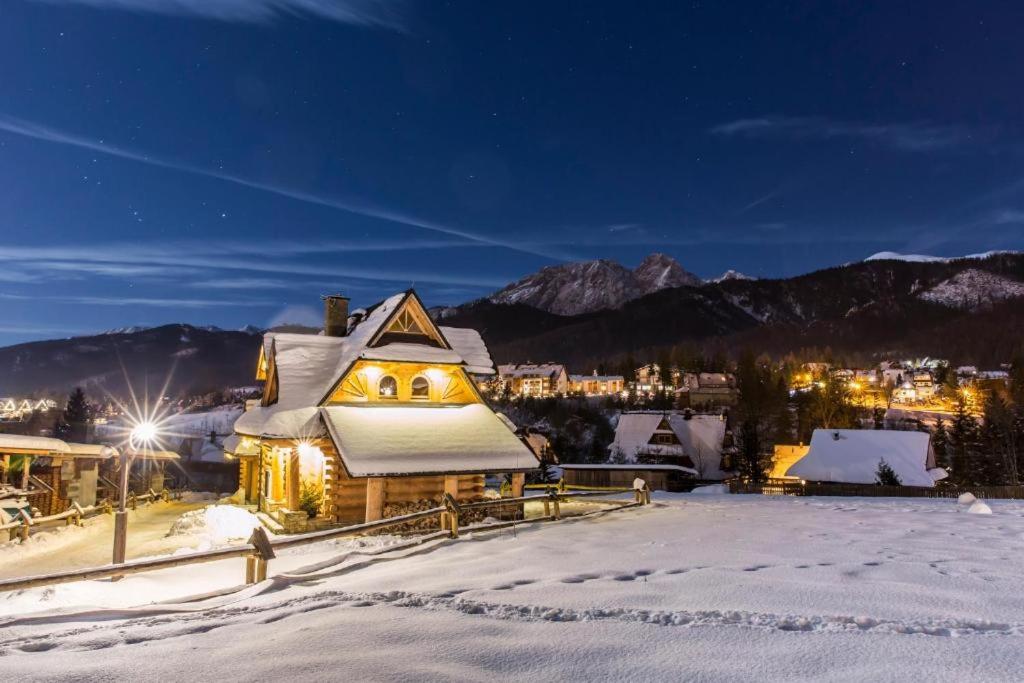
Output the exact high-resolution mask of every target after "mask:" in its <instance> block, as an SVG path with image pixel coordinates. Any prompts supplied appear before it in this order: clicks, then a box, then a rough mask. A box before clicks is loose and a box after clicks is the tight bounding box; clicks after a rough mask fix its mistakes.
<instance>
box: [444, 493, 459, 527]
mask: <svg viewBox="0 0 1024 683" xmlns="http://www.w3.org/2000/svg"><path fill="white" fill-rule="evenodd" d="M442 500H443V501H444V507H445V511H446V512H447V514H448V523H449V524H450V525H451V537H452V538H458V537H459V504H458V503H456V502H455V499H454V498H453V497H452V495H451V494H450V493H447V492H445V494H444V496H443V497H442Z"/></svg>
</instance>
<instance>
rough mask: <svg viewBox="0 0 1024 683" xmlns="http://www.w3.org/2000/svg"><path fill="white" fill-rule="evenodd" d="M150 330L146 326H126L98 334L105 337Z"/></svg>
mask: <svg viewBox="0 0 1024 683" xmlns="http://www.w3.org/2000/svg"><path fill="white" fill-rule="evenodd" d="M151 329H153V328H152V327H148V326H146V325H127V326H125V327H115V328H113V329H110V330H104V331H103V332H100V333H99V334H100V335H105V334H135V333H137V332H145V331H146V330H151ZM87 336H93V335H87Z"/></svg>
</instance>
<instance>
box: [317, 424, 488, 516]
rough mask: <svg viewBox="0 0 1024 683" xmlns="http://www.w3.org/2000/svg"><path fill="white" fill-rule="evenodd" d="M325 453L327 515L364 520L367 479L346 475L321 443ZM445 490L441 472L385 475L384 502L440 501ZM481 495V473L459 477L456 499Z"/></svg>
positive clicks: (338, 462) (334, 454)
mask: <svg viewBox="0 0 1024 683" xmlns="http://www.w3.org/2000/svg"><path fill="white" fill-rule="evenodd" d="M320 449H321V451H323V453H324V457H325V459H326V461H327V462H326V466H325V468H324V497H325V506H328V507H329V509H328V510H326V512H327V514H330V515H333V517H334V519H335V521H337V522H342V523H356V522H363V521H365V515H366V481H367V480H366V479H365V478H359V477H349V476H348V474H347V473H346V472H345V467H344V466H343V464H342V463H341V458H340V457H339V456H338V454H337V452H336V451H335V450H334V448H333V446H331V445H330V443H326V444H320ZM444 490H445V477H444V475H437V476H425V477H386V478H385V481H384V504H385V505H387V504H389V503H411V502H415V501H418V500H441V496H442V494H443V493H444ZM483 495H484V475H482V474H468V475H459V477H458V496H457V499H458V500H477V499H480V498H482V497H483Z"/></svg>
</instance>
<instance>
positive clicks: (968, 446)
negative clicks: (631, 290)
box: [948, 396, 981, 485]
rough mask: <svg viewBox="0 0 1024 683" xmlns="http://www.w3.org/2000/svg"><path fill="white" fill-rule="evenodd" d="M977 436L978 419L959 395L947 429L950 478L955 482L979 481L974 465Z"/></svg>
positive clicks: (969, 482) (970, 482)
mask: <svg viewBox="0 0 1024 683" xmlns="http://www.w3.org/2000/svg"><path fill="white" fill-rule="evenodd" d="M978 436H979V435H978V421H977V419H975V417H974V416H973V415H971V414H970V413H969V412H967V403H966V401H965V399H964V398H963V397H962V396H961V397H960V399H959V400H958V401H957V404H956V414H955V415H954V416H953V424H952V426H951V427H950V430H949V448H948V452H949V461H950V467H951V469H952V472H951V479H952V480H953V481H954V482H956V483H957V484H960V485H969V484H978V483H981V482H980V481H979V479H978V477H977V472H976V467H975V464H976V460H977V455H978V450H979V443H978Z"/></svg>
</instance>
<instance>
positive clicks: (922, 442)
mask: <svg viewBox="0 0 1024 683" xmlns="http://www.w3.org/2000/svg"><path fill="white" fill-rule="evenodd" d="M882 460H885V462H886V463H887V464H888V465H889V467H891V468H892V469H893V471H894V472H895V473H896V476H897V477H899V480H900V483H901V484H903V485H904V486H934V485H935V482H936V481H939V480H941V479H944V478H945V477H946V471H945V470H943V469H942V468H939V467H937V466H936V465H935V452H934V451H933V450H932V446H931V436H930V435H929V434H927V433H925V432H901V431H890V430H881V429H815V430H814V434H813V435H812V436H811V444H810V449H809V450H808V451H807V455H805V456H804V457H802V458H800V459H799V460H798V461H797V462H796V463H794V464H793V465H791V466H790V467H789V469H788V470H787V471H786V476H787V477H795V478H797V479H803V480H805V481H815V482H843V483H848V484H874V483H877V472H878V465H879V463H880V462H881V461H882Z"/></svg>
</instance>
